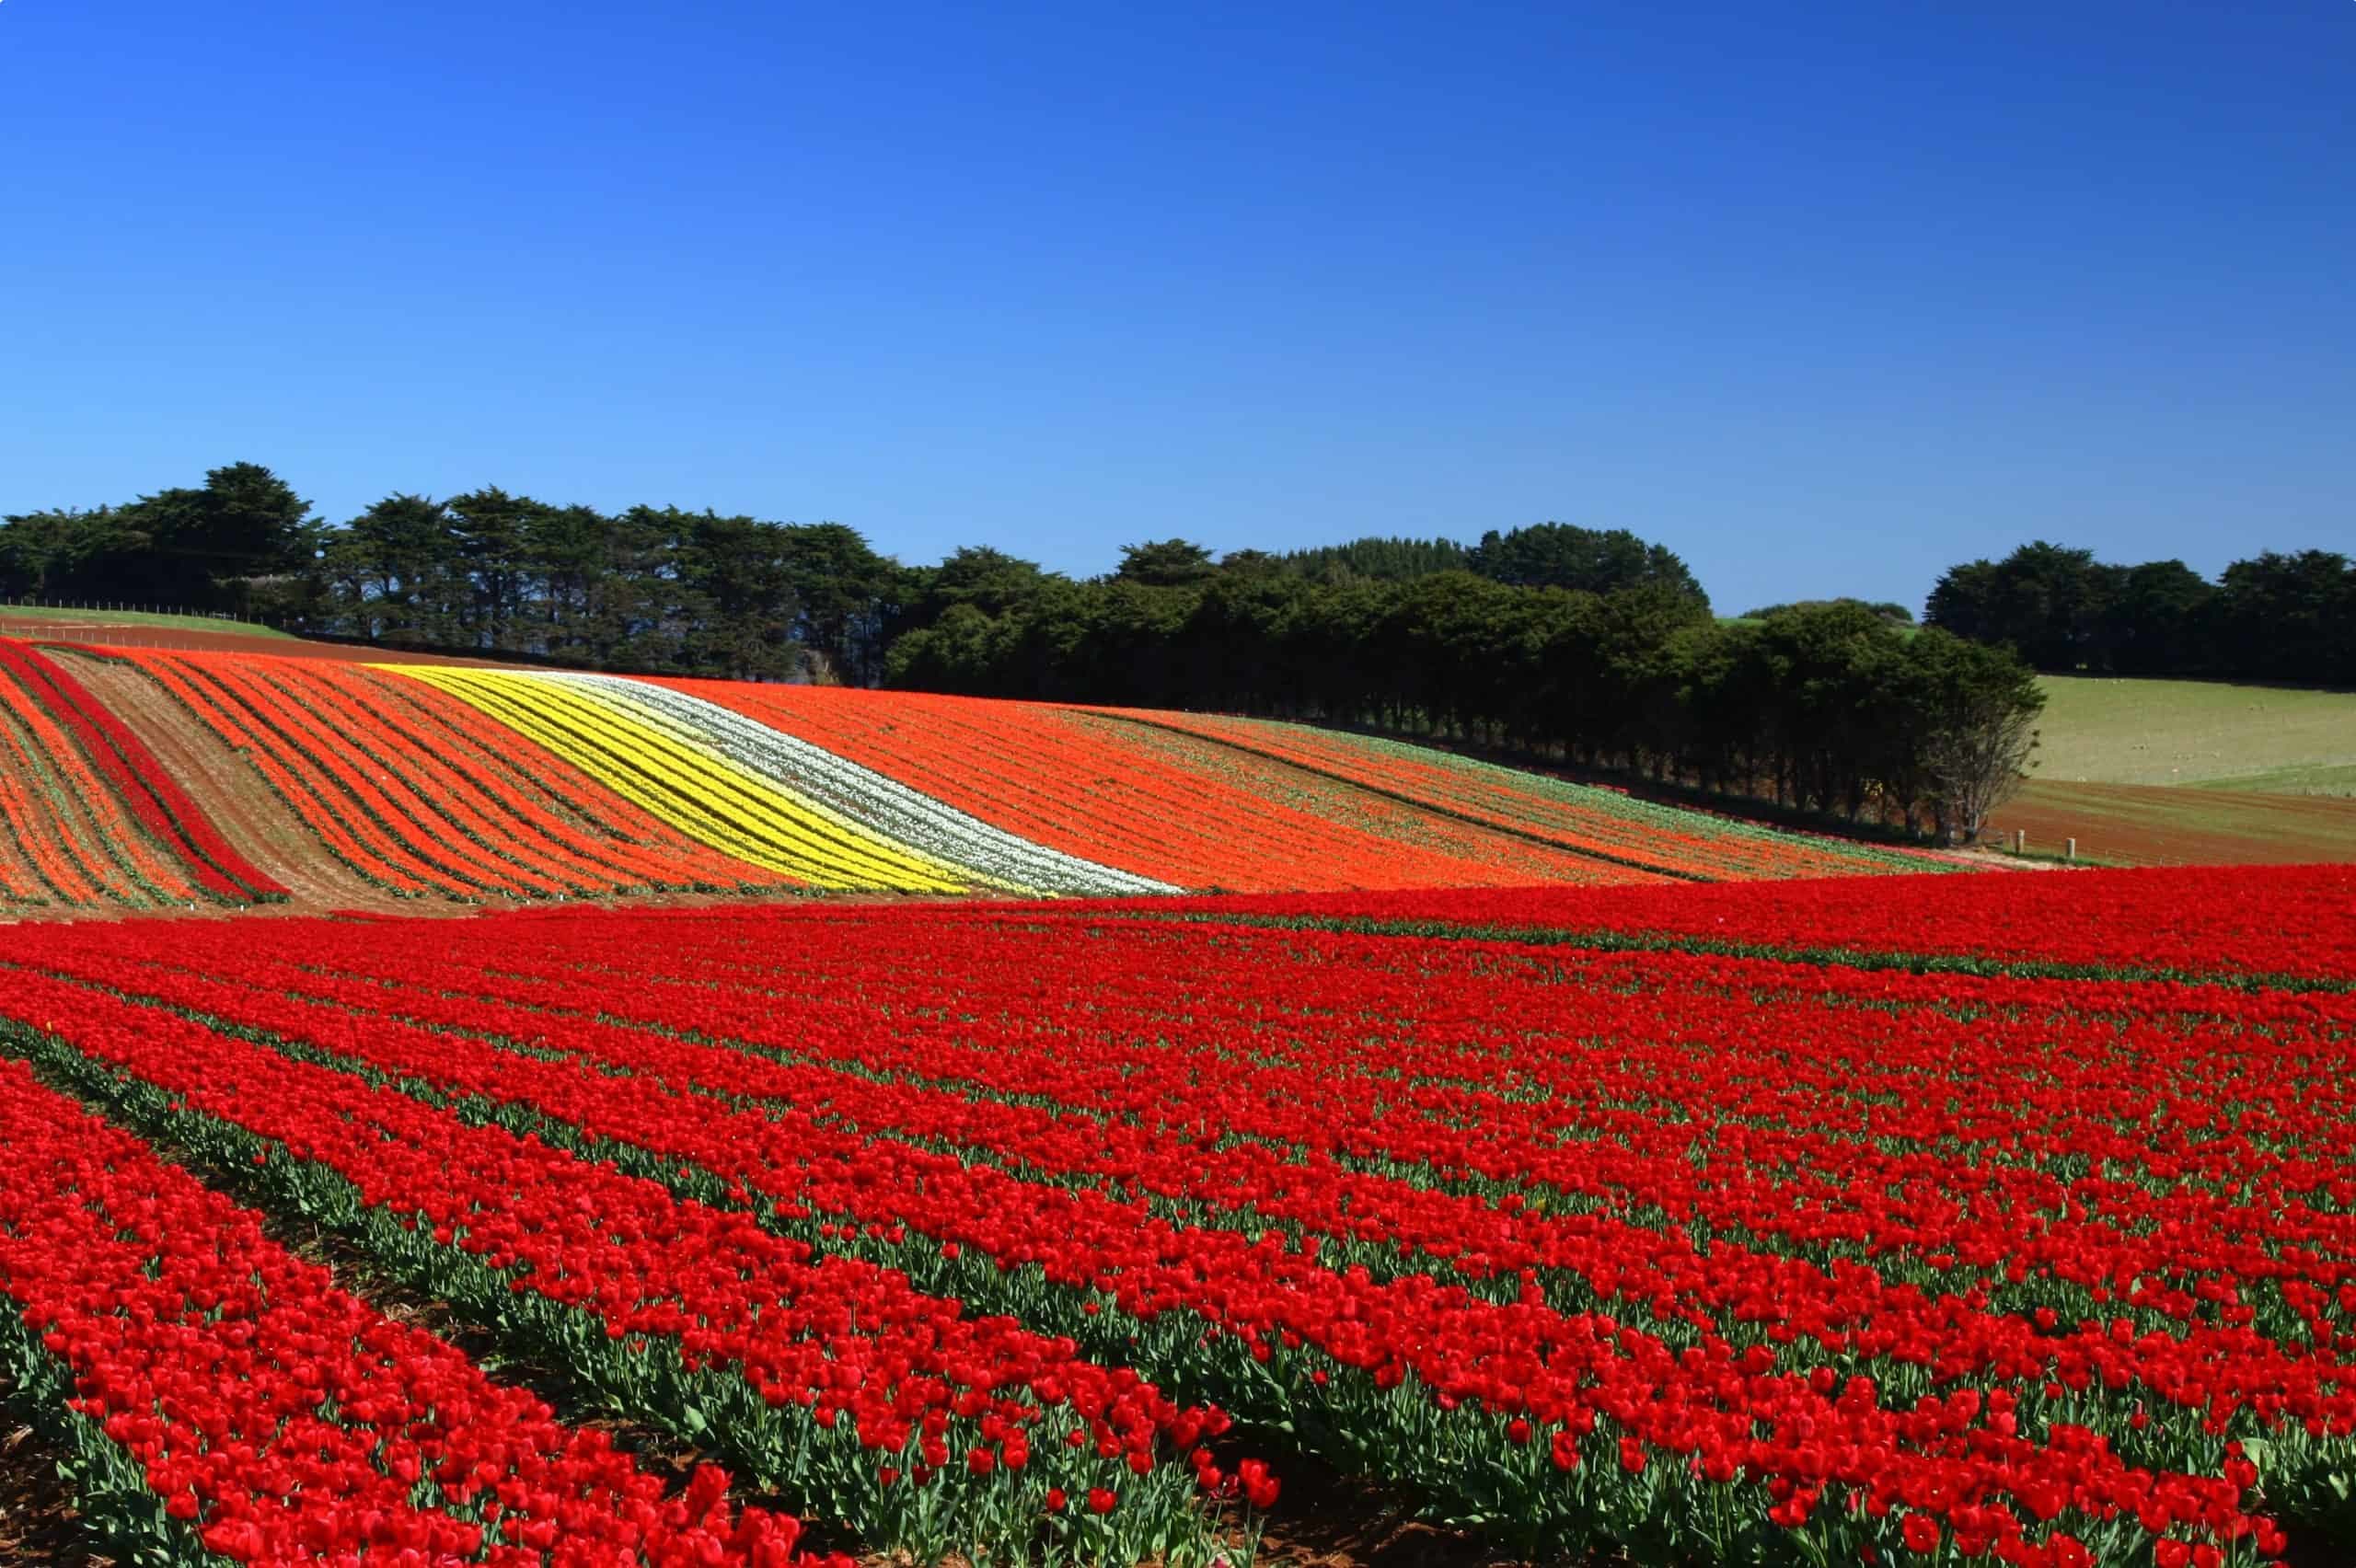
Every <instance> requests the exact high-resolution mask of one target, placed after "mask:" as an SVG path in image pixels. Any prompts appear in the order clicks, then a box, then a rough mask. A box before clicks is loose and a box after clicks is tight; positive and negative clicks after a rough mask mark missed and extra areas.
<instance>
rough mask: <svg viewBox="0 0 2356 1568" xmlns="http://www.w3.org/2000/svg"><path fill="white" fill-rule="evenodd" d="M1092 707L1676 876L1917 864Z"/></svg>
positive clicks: (1698, 816)
mask: <svg viewBox="0 0 2356 1568" xmlns="http://www.w3.org/2000/svg"><path fill="white" fill-rule="evenodd" d="M1091 711H1101V712H1105V713H1110V714H1112V715H1114V716H1115V717H1117V718H1119V719H1121V720H1123V721H1126V722H1128V723H1132V724H1138V725H1144V726H1149V727H1152V728H1156V729H1166V730H1170V731H1173V732H1178V733H1182V734H1187V735H1195V736H1200V737H1202V738H1203V739H1205V740H1208V741H1214V742H1217V743H1218V744H1221V745H1225V746H1232V747H1235V748H1237V749H1239V750H1242V751H1246V752H1250V753H1252V754H1253V755H1259V756H1264V757H1269V758H1272V759H1274V760H1276V761H1279V762H1283V763H1287V764H1289V765H1291V766H1293V767H1299V768H1301V769H1303V770H1305V771H1307V772H1310V773H1314V774H1317V775H1318V776H1320V777H1322V778H1333V779H1337V780H1340V781H1341V782H1343V783H1346V784H1354V785H1357V786H1358V787H1360V788H1362V789H1366V790H1374V791H1376V792H1378V793H1380V794H1383V795H1386V796H1390V797H1392V798H1393V799H1396V800H1401V801H1407V802H1410V803H1412V804H1415V805H1419V806H1423V807H1426V808H1428V809H1430V810H1432V811H1435V812H1439V813H1446V814H1448V815H1450V816H1457V817H1461V818H1462V819H1464V820H1465V821H1468V822H1472V823H1478V824H1483V825H1484V826H1488V827H1494V828H1499V829H1503V830H1504V831H1506V832H1507V833H1511V834H1514V835H1516V836H1525V837H1530V838H1535V839H1538V840H1541V841H1542V842H1545V843H1550V844H1558V845H1561V846H1563V847H1565V848H1569V849H1573V850H1576V851H1578V852H1580V853H1583V854H1592V855H1596V856H1598V857H1600V858H1601V859H1607V860H1611V861H1616V862H1618V863H1620V864H1623V865H1626V866H1631V867H1634V868H1636V869H1640V870H1655V871H1662V872H1667V873H1669V874H1670V875H1673V876H1695V877H1704V876H1706V877H1708V878H1711V879H1715V878H1719V877H1729V878H1742V879H1748V878H1755V877H1765V878H1784V877H1806V876H1819V877H1821V876H1839V875H1842V874H1847V875H1852V876H1854V875H1859V874H1872V873H1875V872H1880V871H1898V870H1923V869H1925V868H1924V867H1923V864H1922V863H1921V862H1920V861H1915V860H1910V859H1904V858H1901V857H1899V856H1896V855H1892V854H1889V853H1888V852H1880V851H1876V850H1872V849H1869V848H1866V847H1863V846H1859V845H1854V844H1845V843H1842V842H1841V841H1840V840H1838V839H1832V838H1818V837H1811V836H1806V835H1802V834H1796V833H1776V832H1773V831H1770V830H1765V829H1761V828H1755V827H1751V826H1750V825H1749V824H1737V823H1733V822H1725V821H1719V820H1717V819H1714V818H1712V817H1709V816H1707V815H1704V814H1703V813H1699V812H1679V811H1672V810H1668V809H1664V808H1660V807H1647V806H1645V805H1642V804H1639V803H1636V802H1633V801H1628V800H1627V799H1626V798H1625V797H1624V796H1619V795H1614V794H1612V793H1611V792H1610V791H1607V790H1595V789H1588V788H1583V787H1581V786H1577V785H1570V784H1558V783H1554V782H1553V781H1551V780H1547V779H1544V778H1537V777H1534V776H1532V775H1530V774H1527V773H1519V772H1516V771H1513V770H1510V769H1507V768H1502V767H1491V766H1489V765H1486V764H1484V763H1478V762H1469V761H1466V760H1464V759H1462V758H1459V757H1454V756H1450V755H1449V754H1447V753H1445V752H1439V751H1434V750H1432V749H1431V748H1429V747H1426V746H1411V745H1403V744H1397V743H1394V742H1385V741H1376V740H1369V739H1368V738H1367V737H1365V736H1360V735H1350V734H1344V733H1340V732H1335V731H1332V730H1321V729H1318V728H1316V727H1314V726H1311V725H1307V724H1287V723H1278V722H1274V721H1267V720H1258V719H1236V718H1227V717H1222V716H1219V715H1216V714H1203V713H1173V712H1164V711H1157V710H1145V709H1092V710H1091Z"/></svg>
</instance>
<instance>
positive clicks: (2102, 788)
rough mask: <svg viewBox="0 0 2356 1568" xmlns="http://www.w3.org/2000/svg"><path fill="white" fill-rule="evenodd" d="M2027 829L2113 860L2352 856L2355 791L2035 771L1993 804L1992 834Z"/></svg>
mask: <svg viewBox="0 0 2356 1568" xmlns="http://www.w3.org/2000/svg"><path fill="white" fill-rule="evenodd" d="M2015 828H2020V829H2022V830H2023V831H2025V832H2026V833H2027V835H2028V847H2029V850H2030V851H2031V852H2032V853H2034V854H2041V855H2058V854H2060V853H2061V849H2062V844H2063V840H2065V839H2069V838H2075V839H2076V840H2077V841H2078V856H2079V858H2080V859H2090V860H2096V861H2100V862H2103V863H2105V864H2113V865H2131V866H2161V865H2167V866H2182V865H2298V864H2305V863H2310V862H2314V861H2321V860H2333V861H2346V860H2356V800H2339V799H2333V798H2331V797H2328V796H2322V795H2257V794H2240V793H2228V792H2224V791H2221V790H2201V789H2196V788H2193V787H2191V786H2189V785H2165V784H2068V783H2062V782H2060V781H2058V780H2048V779H2039V780H2038V781H2036V782H2034V783H2032V784H2030V785H2029V786H2028V787H2027V789H2025V790H2022V791H2021V794H2020V797H2019V799H2017V800H2015V801H2012V802H2011V803H2009V804H2007V805H2005V806H2004V807H2002V808H2000V809H1999V810H1998V811H1996V812H1995V813H1993V816H1992V830H1991V832H1990V834H1989V837H1990V838H1991V839H1992V840H1997V841H2001V842H2004V843H2007V844H2009V843H2010V842H2011V840H2012V836H2013V830H2014V829H2015Z"/></svg>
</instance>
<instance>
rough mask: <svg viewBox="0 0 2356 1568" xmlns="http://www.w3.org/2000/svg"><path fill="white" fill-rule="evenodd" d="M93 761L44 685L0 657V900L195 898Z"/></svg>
mask: <svg viewBox="0 0 2356 1568" xmlns="http://www.w3.org/2000/svg"><path fill="white" fill-rule="evenodd" d="M15 646H16V645H15V644H13V643H0V647H9V648H13V647H15ZM116 760H117V761H118V762H119V761H120V760H121V759H120V758H117V759H116ZM99 766H100V765H99V763H98V761H97V760H96V759H95V758H94V756H93V755H91V754H90V753H88V752H87V751H86V750H85V749H84V746H83V744H82V743H81V742H80V741H77V740H76V739H75V735H74V734H73V733H72V732H71V731H70V729H69V727H68V717H67V716H66V715H64V714H61V713H60V712H58V711H56V710H55V709H53V707H52V697H51V695H50V693H49V692H48V690H47V687H46V685H45V683H43V682H41V681H40V678H39V677H38V675H37V674H28V673H24V671H23V666H22V665H21V662H20V661H17V660H16V659H14V658H13V657H10V658H0V825H5V826H6V829H7V833H8V837H9V839H10V840H12V841H13V842H12V843H11V844H10V845H8V846H7V847H8V848H9V849H11V850H13V851H14V853H13V855H10V856H8V858H7V859H8V860H9V861H13V862H14V864H13V865H12V864H7V863H0V884H4V885H0V902H7V901H22V902H26V903H35V904H40V903H48V902H52V901H55V902H58V903H62V904H66V905H94V904H107V903H121V904H130V905H156V904H182V903H188V902H191V901H193V900H195V899H197V898H199V897H202V896H204V892H203V890H202V888H201V887H199V885H198V883H197V882H196V880H195V876H194V872H195V870H196V868H195V867H193V866H191V864H190V863H189V862H188V861H187V860H185V859H183V858H182V857H181V855H180V854H179V852H178V850H177V849H176V848H174V847H167V841H166V840H161V839H158V838H156V837H154V836H151V835H150V834H149V833H148V832H147V831H145V830H144V828H143V827H142V826H141V825H140V824H139V823H138V822H137V821H135V820H134V818H133V808H132V802H131V801H128V800H126V798H125V797H124V796H122V795H121V794H120V793H118V792H117V791H116V790H115V789H114V788H113V786H112V785H111V783H110V781H109V780H108V778H105V777H104V776H103V775H102V774H101V773H100V772H99V771H98V768H99ZM148 803H149V805H150V807H151V808H152V806H153V801H149V802H148Z"/></svg>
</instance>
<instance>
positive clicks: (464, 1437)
mask: <svg viewBox="0 0 2356 1568" xmlns="http://www.w3.org/2000/svg"><path fill="white" fill-rule="evenodd" d="M0 1030H7V1032H6V1036H5V1039H0V1043H5V1044H6V1046H7V1047H8V1048H9V1049H11V1050H12V1051H17V1052H27V1053H33V1054H41V1053H43V1052H44V1045H43V1043H41V1042H40V1041H39V1040H38V1039H37V1038H34V1037H32V1036H30V1035H29V1033H28V1032H24V1031H22V1030H14V1029H9V1027H8V1026H5V1025H0ZM0 1295H5V1297H6V1316H7V1321H6V1327H5V1328H0V1340H6V1342H8V1343H9V1344H10V1347H11V1349H12V1352H13V1355H12V1357H11V1359H12V1360H13V1361H14V1362H15V1363H16V1368H15V1369H16V1371H17V1385H18V1389H19V1394H20V1397H21V1396H22V1395H24V1394H26V1393H28V1392H29V1391H30V1390H31V1389H35V1388H40V1389H43V1390H44V1391H45V1392H46V1393H48V1394H49V1395H50V1396H51V1398H52V1400H54V1401H55V1402H54V1403H52V1404H51V1405H50V1406H49V1407H48V1408H47V1409H45V1410H33V1411H29V1412H28V1413H29V1415H31V1416H32V1417H33V1418H34V1419H37V1420H38V1419H43V1418H48V1419H52V1420H55V1421H57V1422H59V1423H60V1424H63V1425H64V1426H65V1427H66V1428H67V1429H68V1430H70V1431H73V1432H74V1433H75V1435H76V1436H77V1437H78V1439H79V1443H78V1448H79V1452H80V1455H81V1457H82V1463H81V1465H80V1466H78V1467H77V1468H78V1469H79V1470H80V1472H81V1473H80V1475H79V1477H78V1479H79V1480H80V1481H81V1482H82V1484H83V1488H84V1493H85V1505H86V1506H87V1507H90V1508H94V1509H98V1510H101V1511H103V1515H104V1516H105V1518H106V1522H107V1524H108V1525H109V1526H110V1529H111V1531H112V1533H113V1535H114V1537H115V1538H116V1539H119V1540H122V1541H124V1542H126V1543H127V1544H128V1545H129V1546H130V1548H131V1551H128V1552H126V1553H125V1555H127V1556H134V1557H138V1558H142V1559H144V1558H146V1557H149V1556H151V1555H161V1556H164V1557H166V1558H167V1559H170V1560H178V1561H189V1560H191V1558H194V1557H197V1556H199V1555H200V1549H199V1548H198V1546H197V1544H196V1543H197V1542H199V1541H201V1542H202V1551H211V1552H213V1553H215V1554H217V1556H218V1557H220V1558H225V1559H228V1560H230V1561H234V1562H295V1561H313V1560H344V1561H356V1560H358V1558H359V1557H360V1556H361V1554H363V1553H372V1554H375V1555H377V1556H380V1557H382V1558H383V1559H384V1560H387V1561H390V1560H393V1557H394V1554H395V1553H396V1552H399V1551H410V1552H414V1553H422V1554H423V1555H422V1558H420V1559H418V1560H421V1561H459V1560H465V1561H474V1562H488V1563H508V1564H524V1563H539V1562H560V1563H580V1564H587V1563H591V1562H601V1563H610V1562H615V1561H617V1558H618V1557H622V1558H624V1559H626V1560H629V1561H641V1562H651V1563H662V1564H681V1565H685V1564H688V1563H706V1562H750V1563H756V1564H763V1565H768V1568H781V1565H782V1564H784V1563H785V1562H788V1561H790V1560H791V1559H792V1557H793V1548H794V1544H795V1539H796V1536H797V1534H798V1526H797V1524H796V1522H795V1521H794V1520H793V1519H792V1518H791V1517H790V1516H783V1515H779V1514H771V1513H767V1512H762V1511H759V1510H755V1509H746V1510H744V1511H742V1512H739V1511H737V1510H736V1509H734V1508H733V1507H731V1506H730V1505H729V1504H728V1503H727V1502H726V1500H725V1494H726V1493H727V1490H728V1478H727V1475H726V1474H725V1472H723V1471H722V1470H719V1469H718V1468H717V1467H707V1468H706V1469H704V1470H701V1471H699V1473H698V1474H697V1476H696V1478H695V1480H694V1482H692V1483H691V1484H690V1485H689V1486H688V1487H687V1489H686V1490H685V1491H684V1492H682V1493H679V1494H678V1495H676V1496H673V1497H666V1496H665V1495H664V1486H663V1484H662V1482H661V1481H660V1479H659V1478H657V1477H655V1476H653V1475H651V1474H648V1473H646V1472H643V1471H641V1470H639V1469H638V1468H637V1467H636V1465H635V1464H634V1463H633V1462H632V1461H631V1459H630V1458H629V1456H628V1455H626V1454H623V1453H621V1452H619V1451H618V1450H617V1449H615V1448H614V1447H613V1446H612V1445H611V1443H610V1442H609V1441H608V1440H607V1439H606V1437H605V1436H604V1435H602V1434H599V1433H596V1432H592V1431H584V1430H583V1429H580V1428H578V1427H573V1426H569V1425H566V1424H561V1423H560V1422H558V1421H556V1420H554V1419H553V1418H552V1415H551V1412H550V1411H549V1407H548V1406H546V1405H545V1404H542V1403H540V1402H538V1401H536V1400H534V1399H532V1398H531V1397H530V1396H528V1395H526V1394H525V1393H523V1392H521V1391H519V1390H517V1389H513V1388H509V1387H502V1386H501V1385H498V1384H494V1383H492V1382H491V1381H490V1380H488V1379H487V1378H484V1376H483V1375H482V1373H481V1372H480V1370H479V1368H477V1367H476V1366H474V1365H473V1364H472V1363H471V1362H469V1361H468V1359H467V1358H466V1357H465V1356H464V1355H460V1354H459V1353H458V1352H457V1351H456V1350H454V1349H452V1348H451V1347H450V1346H449V1345H447V1344H445V1343H442V1342H441V1341H439V1340H436V1339H434V1338H433V1336H431V1335H430V1334H427V1333H425V1332H422V1331H420V1330H418V1329H415V1328H412V1327H409V1326H406V1325H404V1324H401V1323H398V1322H395V1321H392V1320H388V1319H387V1318H385V1317H384V1316H383V1315H382V1314H380V1313H378V1312H377V1311H375V1309H372V1308H370V1307H369V1306H367V1305H366V1304H365V1303H364V1302H363V1301H361V1300H359V1299H358V1298H356V1297H352V1296H351V1295H350V1294H348V1293H346V1292H345V1291H344V1290H342V1289H341V1288H340V1287H339V1286H337V1284H336V1282H335V1280H334V1278H333V1277H332V1276H331V1275H330V1274H329V1271H328V1270H326V1269H324V1268H321V1267H319V1266H318V1265H316V1264H312V1263H306V1262H302V1261H300V1260H298V1259H296V1258H295V1257H293V1256H291V1255H290V1254H289V1253H287V1252H286V1251H285V1250H284V1249H283V1248H282V1247H280V1246H279V1245H277V1244H276V1243H275V1242H272V1241H271V1240H270V1239H267V1238H266V1237H265V1236H264V1234H263V1232H262V1224H261V1216H259V1215H258V1214H256V1213H254V1212H253V1211H251V1210H248V1209H244V1208H240V1207H239V1206H237V1205H236V1204H234V1203H232V1202H231V1201H229V1200H228V1199H227V1198H225V1197H224V1196H222V1195H221V1194H220V1193H216V1192H214V1191H211V1190H208V1189H207V1188H206V1187H204V1186H203V1185H202V1184H201V1183H200V1182H197V1181H196V1180H195V1179H194V1178H193V1177H191V1175H190V1174H189V1173H188V1172H187V1171H186V1170H182V1169H180V1168H179V1167H177V1166H174V1165H169V1164H167V1163H165V1162H163V1161H162V1160H160V1159H157V1158H156V1155H155V1154H154V1153H153V1152H152V1151H151V1150H150V1149H149V1148H148V1147H145V1146H144V1145H143V1144H142V1143H141V1142H140V1141H139V1140H138V1139H137V1138H135V1137H133V1136H129V1135H128V1134H126V1133H124V1132H123V1131H121V1129H119V1128H117V1127H114V1126H110V1125H109V1124H106V1123H104V1122H102V1121H99V1120H97V1119H95V1118H94V1117H92V1116H91V1115H89V1114H88V1113H87V1112H86V1111H85V1110H84V1109H83V1107H82V1106H81V1105H79V1104H78V1103H76V1102H75V1101H74V1100H72V1099H71V1098H69V1097H67V1096H65V1095H63V1094H60V1093H58V1092H56V1091H54V1090H51V1089H48V1088H46V1087H44V1086H42V1085H40V1083H38V1082H36V1081H35V1079H34V1078H33V1076H32V1074H31V1072H30V1071H29V1070H28V1068H27V1066H26V1065H25V1063H24V1062H23V1061H21V1060H17V1061H7V1062H5V1063H0ZM143 1492H144V1493H145V1494H146V1495H147V1496H149V1497H151V1498H152V1499H153V1500H154V1501H153V1502H150V1503H149V1504H147V1505H145V1506H144V1507H142V1506H140V1505H137V1504H136V1503H135V1502H134V1501H133V1498H134V1497H135V1496H136V1495H138V1494H139V1493H143ZM158 1505H160V1506H158Z"/></svg>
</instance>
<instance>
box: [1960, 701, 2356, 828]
mask: <svg viewBox="0 0 2356 1568" xmlns="http://www.w3.org/2000/svg"><path fill="white" fill-rule="evenodd" d="M2044 686H2045V691H2046V709H2045V714H2044V717H2043V718H2042V720H2041V721H2039V723H2038V732H2039V744H2038V751H2037V764H2038V766H2037V767H2036V768H2035V770H2034V771H2033V772H2032V773H2031V775H2030V778H2031V780H2032V782H2031V783H2030V784H2029V786H2028V787H2027V789H2026V790H2023V791H2022V793H2021V796H2020V798H2019V799H2018V800H2016V801H2012V802H2011V803H2009V804H2007V805H2006V806H2004V808H2003V809H2002V810H2000V811H1998V812H1997V813H1996V814H1995V818H1994V822H1995V826H1996V827H1997V829H1998V830H1999V836H2000V837H2002V838H2005V839H2009V838H2010V836H2011V835H2012V832H2013V830H2014V829H2015V828H2019V829H2021V830H2022V831H2024V832H2026V833H2027V835H2028V841H2029V847H2030V848H2031V849H2032V850H2034V851H2039V852H2043V853H2048V854H2050V853H2054V852H2057V851H2059V850H2060V849H2061V845H2062V841H2063V840H2064V839H2066V838H2075V839H2076V840H2077V841H2078V852H2079V854H2080V855H2081V856H2082V857H2085V858H2088V859H2096V860H2104V861H2111V862H2118V863H2124V864H2130V865H2134V864H2154V863H2157V864H2187V863H2194V864H2198V863H2217V862H2224V861H2250V862H2292V861H2312V860H2356V692H2340V691H2299V690H2293V689H2289V688H2284V687H2278V686H2235V685H2231V684H2229V683H2226V682H2223V681H2158V680H2114V679H2110V678H2108V677H2096V676H2085V675H2075V676H2071V675H2048V676H2046V677H2045V680H2044Z"/></svg>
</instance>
